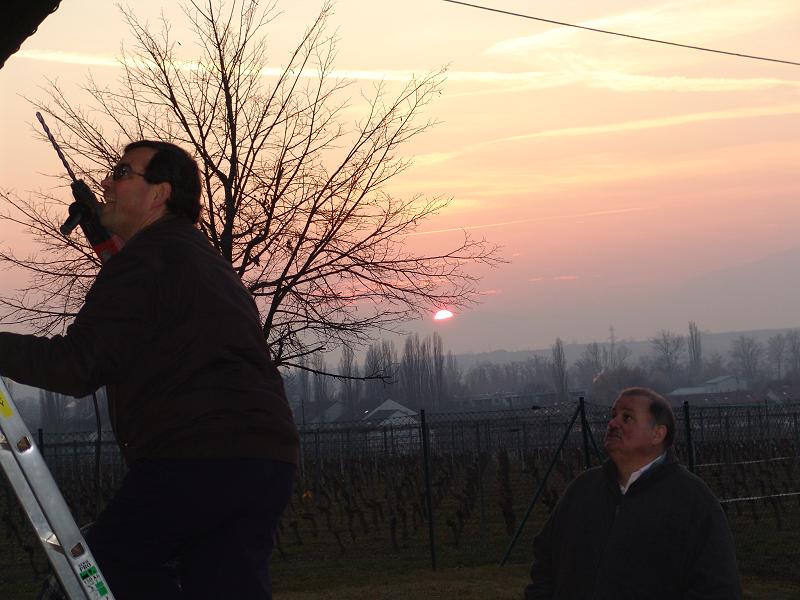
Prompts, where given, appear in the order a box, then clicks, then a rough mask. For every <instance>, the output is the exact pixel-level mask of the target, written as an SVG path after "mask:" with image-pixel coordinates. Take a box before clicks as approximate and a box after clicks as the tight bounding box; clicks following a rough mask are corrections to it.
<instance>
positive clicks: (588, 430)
mask: <svg viewBox="0 0 800 600" xmlns="http://www.w3.org/2000/svg"><path fill="white" fill-rule="evenodd" d="M608 410H609V409H608V407H604V406H597V405H593V404H589V403H586V404H584V405H583V410H582V411H581V410H578V407H577V406H576V405H575V404H574V403H571V404H564V405H557V406H552V407H547V408H541V409H537V410H530V409H526V410H510V411H502V412H493V413H448V414H427V415H425V417H424V423H423V418H422V415H420V417H416V416H415V417H404V418H402V419H393V420H389V421H384V422H381V423H374V422H363V421H361V422H354V423H327V424H314V425H309V426H307V427H305V428H303V429H302V430H301V432H300V433H301V461H300V469H299V470H298V477H297V482H296V485H295V493H294V494H293V497H292V499H291V502H290V505H289V507H288V509H287V511H286V513H285V515H284V518H283V519H282V522H281V525H280V529H279V535H278V544H277V548H276V554H275V558H274V564H273V570H274V572H275V575H276V578H277V579H278V580H280V578H281V577H289V576H291V573H293V572H296V571H298V570H307V569H309V568H313V569H320V568H325V566H326V565H327V566H328V567H330V568H332V569H335V568H336V565H339V564H342V563H341V561H345V560H346V561H347V562H348V563H349V564H353V562H354V561H355V563H358V564H363V565H364V566H365V568H369V566H370V565H376V564H383V565H384V566H385V563H386V562H387V561H391V564H392V565H395V566H397V567H398V568H403V567H405V566H408V567H413V566H424V565H426V564H428V565H429V564H431V563H435V564H438V565H445V566H452V565H464V564H481V563H483V564H485V563H491V562H496V561H499V560H500V559H501V558H502V557H504V555H508V557H509V559H510V560H511V561H516V562H527V561H528V560H530V540H531V539H532V537H533V535H534V534H535V532H536V531H537V530H538V528H539V526H540V525H541V524H542V522H543V520H544V519H545V518H546V516H547V514H548V513H549V511H550V510H552V508H553V507H554V506H555V503H556V502H557V501H558V498H559V497H560V495H561V494H562V493H563V490H564V488H565V486H566V485H567V484H568V483H569V481H571V480H572V478H574V477H575V476H576V475H577V474H579V473H580V472H581V471H582V470H583V469H585V468H586V467H587V466H588V465H597V464H599V463H600V461H601V460H602V458H603V457H602V452H601V446H602V443H601V442H602V438H603V436H604V432H605V428H606V424H607V421H608ZM675 412H676V418H677V421H678V423H677V425H678V429H677V433H678V436H677V438H676V444H675V447H676V451H677V453H678V455H679V457H680V458H681V460H682V461H683V462H684V464H686V465H687V466H689V467H690V468H692V469H693V470H694V471H695V472H696V473H697V474H698V475H699V476H700V477H702V478H703V479H704V480H705V481H706V482H707V483H708V484H709V486H710V487H711V488H712V490H713V491H714V492H715V493H716V494H717V496H718V497H719V498H720V499H721V501H722V503H723V506H724V507H725V508H726V511H727V513H728V516H729V519H730V522H731V525H732V528H733V530H734V534H735V536H736V540H737V546H738V548H739V553H740V565H741V568H742V570H743V571H745V572H752V573H757V574H762V575H767V576H769V575H770V574H772V573H773V571H775V570H777V569H781V568H782V569H783V570H784V571H786V572H795V571H794V570H793V568H792V564H793V563H792V561H793V560H794V558H793V557H792V556H789V553H790V551H789V550H788V549H790V548H797V547H799V546H800V533H799V532H800V430H799V429H798V425H800V423H799V421H800V404H796V405H780V406H776V405H766V404H763V405H752V406H724V407H722V406H719V407H718V406H713V407H712V406H698V407H691V406H684V407H678V408H677V410H676V411H675ZM102 439H103V441H102V442H101V443H99V442H98V441H97V440H96V439H94V436H93V435H92V434H48V433H47V432H40V433H39V442H40V446H41V448H42V450H43V454H44V456H45V458H46V460H47V462H48V465H49V466H50V469H51V471H52V472H53V474H54V477H55V478H56V480H57V481H58V482H59V485H60V487H61V489H62V492H63V493H64V496H65V498H66V499H67V502H68V503H69V505H70V506H71V508H72V510H73V513H74V514H75V516H76V520H77V521H78V522H79V523H85V522H87V521H90V520H91V519H93V518H94V516H95V515H96V514H97V510H98V507H101V506H102V505H103V504H104V503H105V502H106V501H107V500H108V498H110V496H111V495H112V494H113V493H114V491H115V490H116V489H117V487H118V485H119V483H120V481H121V479H122V477H123V476H124V473H125V466H124V464H123V462H122V460H121V457H120V454H119V451H118V449H117V448H116V445H115V444H114V443H113V442H112V441H111V440H112V438H111V436H110V434H108V433H105V432H104V433H103V435H102ZM426 442H427V444H426ZM426 446H427V447H426ZM534 496H535V497H536V503H535V504H534V505H533V507H532V509H531V500H532V499H533V498H534ZM3 497H5V498H6V501H5V504H3V505H0V513H1V514H2V516H3V520H4V521H5V522H6V526H7V530H9V531H10V528H11V527H14V528H16V530H17V531H18V530H20V529H24V528H25V527H26V525H25V524H23V523H22V520H21V512H20V511H19V510H18V509H16V508H15V507H13V506H12V503H11V502H10V501H9V500H8V498H9V494H8V493H6V494H5V495H2V494H0V498H3ZM529 511H530V519H528V521H527V523H525V524H524V527H523V526H522V524H523V522H524V521H525V517H526V515H527V512H529ZM25 535H28V532H27V530H26V531H24V533H23V534H21V535H17V534H15V535H13V536H10V538H9V541H8V543H7V544H6V546H5V547H3V548H2V552H0V554H3V553H8V552H12V553H13V552H16V553H17V554H18V555H20V556H21V558H19V556H18V558H19V560H17V561H16V562H15V564H16V565H17V567H16V568H18V569H20V568H22V567H21V566H20V565H23V563H26V562H27V563H30V565H31V568H32V569H34V571H36V573H34V575H33V576H32V575H31V573H30V572H26V573H23V574H21V575H20V576H21V577H33V578H34V579H35V578H36V576H37V574H38V573H40V572H41V573H43V572H45V571H46V569H45V568H44V565H43V561H44V559H43V556H42V555H41V553H39V554H37V553H36V551H35V550H29V551H27V550H26V551H25V552H21V551H20V548H19V546H20V541H19V540H22V539H25ZM515 535H518V536H519V539H520V543H518V544H517V545H516V547H513V548H512V549H511V550H509V547H510V544H511V541H512V540H513V539H514V536H515ZM31 536H32V534H31ZM31 536H29V537H31ZM31 539H32V537H31ZM14 540H16V541H14ZM787 566H788V568H787ZM5 573H6V574H5V577H8V570H6V571H5ZM782 576H784V577H785V573H783V574H782ZM3 585H4V579H3V578H0V597H6V594H3V589H2V587H3Z"/></svg>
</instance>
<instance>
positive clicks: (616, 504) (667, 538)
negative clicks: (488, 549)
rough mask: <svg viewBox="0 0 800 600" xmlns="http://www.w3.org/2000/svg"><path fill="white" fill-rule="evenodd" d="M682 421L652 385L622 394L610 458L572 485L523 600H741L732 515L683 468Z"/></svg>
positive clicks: (545, 536) (609, 436)
mask: <svg viewBox="0 0 800 600" xmlns="http://www.w3.org/2000/svg"><path fill="white" fill-rule="evenodd" d="M674 438H675V416H674V415H673V413H672V408H671V407H670V405H669V403H668V402H667V401H666V400H665V399H664V398H663V397H662V396H661V395H659V394H658V393H656V392H654V391H653V390H651V389H649V388H628V389H626V390H623V391H622V392H621V393H620V395H619V397H618V398H617V400H616V401H615V402H614V405H613V407H612V409H611V419H610V420H609V422H608V427H607V429H606V437H605V443H604V445H605V449H606V452H607V453H608V456H609V460H608V461H606V463H605V464H604V465H603V466H602V467H597V468H594V469H589V470H588V471H585V472H584V473H582V474H581V475H579V476H578V477H576V478H575V480H574V481H573V482H572V483H570V485H569V487H568V488H567V490H566V491H565V492H564V495H563V496H562V497H561V499H560V500H559V501H558V504H557V505H556V507H555V509H554V510H553V512H552V513H551V514H550V517H549V518H548V520H547V522H546V523H545V525H544V528H543V529H542V531H541V532H540V533H539V535H537V536H536V539H535V540H534V542H533V553H534V562H533V565H532V567H531V581H532V583H531V584H530V585H529V586H528V587H527V588H526V589H525V600H555V599H558V600H585V599H588V598H592V599H596V600H622V599H626V600H661V599H663V600H675V599H678V598H680V599H684V600H689V599H697V600H700V599H701V598H703V599H704V600H738V599H740V598H741V597H742V592H741V588H740V583H739V573H738V570H737V567H736V553H735V549H734V543H733V536H732V535H731V531H730V527H729V526H728V521H727V519H726V517H725V513H724V512H723V511H722V507H721V506H720V504H719V502H718V501H717V499H716V498H715V497H714V495H713V494H712V493H711V490H709V489H708V486H706V484H705V483H703V481H702V480H700V479H699V478H698V477H695V476H694V475H693V474H692V473H690V472H689V471H687V470H686V469H684V468H683V467H682V466H681V465H680V464H678V462H677V459H676V458H675V455H674V452H673V450H672V441H673V439H674Z"/></svg>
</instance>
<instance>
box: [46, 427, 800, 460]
mask: <svg viewBox="0 0 800 600" xmlns="http://www.w3.org/2000/svg"><path fill="white" fill-rule="evenodd" d="M795 429H796V428H795ZM36 433H37V434H38V436H39V452H41V453H42V456H44V431H43V430H42V428H41V427H39V429H38V430H37V431H36Z"/></svg>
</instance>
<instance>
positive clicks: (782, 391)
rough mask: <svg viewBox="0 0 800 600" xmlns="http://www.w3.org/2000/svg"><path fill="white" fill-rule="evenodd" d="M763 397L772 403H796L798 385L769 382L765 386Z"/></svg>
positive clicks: (799, 390) (798, 394)
mask: <svg viewBox="0 0 800 600" xmlns="http://www.w3.org/2000/svg"><path fill="white" fill-rule="evenodd" d="M764 399H765V400H767V402H771V403H774V404H796V403H798V402H800V387H798V386H796V385H791V384H788V383H771V384H770V385H769V386H767V391H766V393H765V394H764Z"/></svg>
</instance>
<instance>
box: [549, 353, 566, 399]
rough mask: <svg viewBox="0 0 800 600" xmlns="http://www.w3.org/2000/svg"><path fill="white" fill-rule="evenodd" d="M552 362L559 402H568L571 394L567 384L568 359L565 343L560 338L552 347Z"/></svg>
mask: <svg viewBox="0 0 800 600" xmlns="http://www.w3.org/2000/svg"><path fill="white" fill-rule="evenodd" d="M552 356H553V358H552V362H551V363H550V367H551V369H552V372H553V387H554V388H555V390H556V398H557V399H558V402H566V401H567V397H568V394H569V387H568V382H567V359H566V357H565V355H564V342H562V341H561V338H560V337H557V338H556V341H555V343H554V344H553V346H552Z"/></svg>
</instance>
